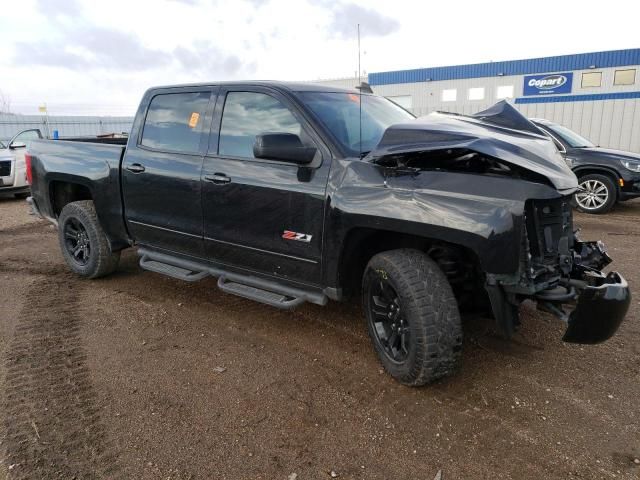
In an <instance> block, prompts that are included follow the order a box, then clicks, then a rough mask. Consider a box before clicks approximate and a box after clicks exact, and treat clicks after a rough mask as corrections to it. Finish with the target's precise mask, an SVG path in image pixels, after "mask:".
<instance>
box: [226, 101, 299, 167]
mask: <svg viewBox="0 0 640 480" xmlns="http://www.w3.org/2000/svg"><path fill="white" fill-rule="evenodd" d="M267 132H268V133H293V134H295V135H298V136H299V137H301V140H302V142H303V143H307V141H305V138H304V136H303V133H304V132H303V129H302V125H301V124H300V122H298V120H297V119H296V117H294V116H293V114H292V113H291V111H290V110H289V109H288V108H287V107H286V106H285V105H283V104H282V103H281V102H280V101H279V100H278V99H277V98H274V97H272V96H271V95H267V94H265V93H258V92H229V93H228V94H227V99H226V101H225V103H224V111H223V113H222V124H221V126H220V144H219V148H218V155H220V156H224V157H241V158H255V157H254V156H253V144H254V142H255V140H256V135H259V134H261V133H267Z"/></svg>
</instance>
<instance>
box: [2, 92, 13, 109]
mask: <svg viewBox="0 0 640 480" xmlns="http://www.w3.org/2000/svg"><path fill="white" fill-rule="evenodd" d="M0 113H11V97H10V96H9V95H6V94H5V93H4V92H3V91H2V90H0Z"/></svg>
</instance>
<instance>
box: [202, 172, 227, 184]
mask: <svg viewBox="0 0 640 480" xmlns="http://www.w3.org/2000/svg"><path fill="white" fill-rule="evenodd" d="M204 179H205V180H206V181H208V182H213V183H217V184H224V183H231V179H230V178H229V177H227V176H226V175H225V174H224V173H214V174H213V175H205V176H204Z"/></svg>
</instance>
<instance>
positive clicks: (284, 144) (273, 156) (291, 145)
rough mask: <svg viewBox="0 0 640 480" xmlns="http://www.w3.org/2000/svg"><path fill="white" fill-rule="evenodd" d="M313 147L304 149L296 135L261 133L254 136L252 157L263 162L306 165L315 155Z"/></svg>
mask: <svg viewBox="0 0 640 480" xmlns="http://www.w3.org/2000/svg"><path fill="white" fill-rule="evenodd" d="M316 151H317V149H316V148H315V147H305V146H304V145H303V144H302V141H301V140H300V137H298V135H294V134H293V133H261V134H260V135H256V141H255V143H254V144H253V156H254V157H256V158H263V159H265V160H280V161H282V162H291V163H297V164H300V165H306V164H308V163H311V161H312V160H313V157H315V155H316Z"/></svg>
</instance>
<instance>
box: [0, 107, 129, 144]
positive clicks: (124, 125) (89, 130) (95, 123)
mask: <svg viewBox="0 0 640 480" xmlns="http://www.w3.org/2000/svg"><path fill="white" fill-rule="evenodd" d="M132 123H133V117H98V116H62V115H55V116H46V115H14V114H6V113H1V114H0V141H5V140H9V139H10V138H11V137H13V136H14V135H15V134H16V133H18V132H19V131H21V130H26V129H29V128H39V129H40V131H41V132H42V134H43V135H44V136H47V137H51V136H53V131H54V130H57V131H58V134H59V136H60V137H86V136H95V135H104V134H108V133H122V132H126V133H129V131H130V130H131V124H132Z"/></svg>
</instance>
